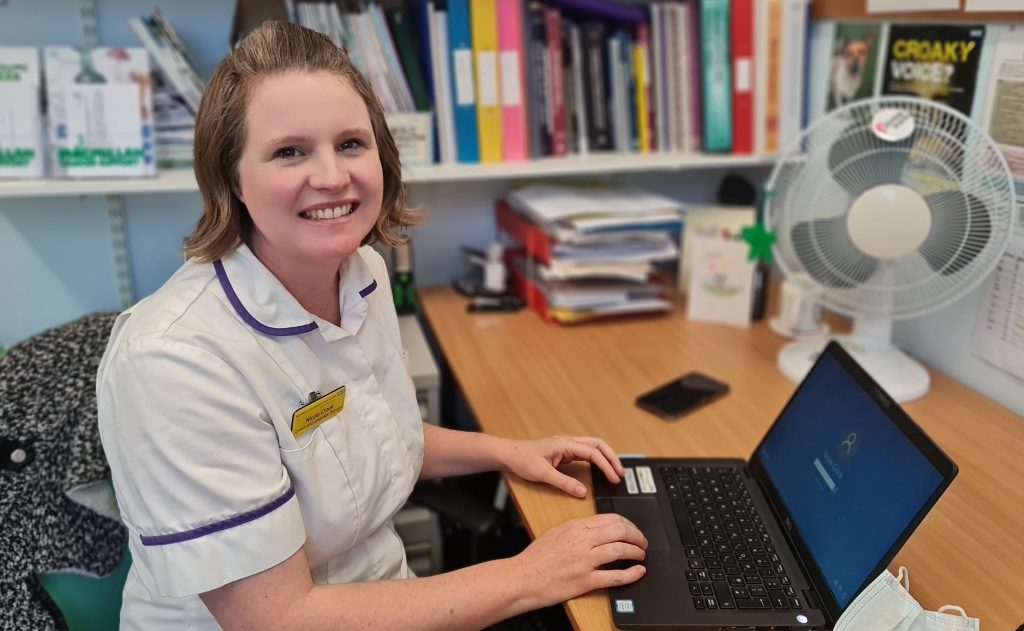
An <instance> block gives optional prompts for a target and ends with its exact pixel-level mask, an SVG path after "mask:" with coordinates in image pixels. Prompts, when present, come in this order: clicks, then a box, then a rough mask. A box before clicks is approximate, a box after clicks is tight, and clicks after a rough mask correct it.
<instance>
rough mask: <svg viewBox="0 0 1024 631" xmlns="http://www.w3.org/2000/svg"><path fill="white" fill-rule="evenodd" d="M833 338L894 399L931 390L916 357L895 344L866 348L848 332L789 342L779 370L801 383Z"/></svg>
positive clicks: (783, 348)
mask: <svg viewBox="0 0 1024 631" xmlns="http://www.w3.org/2000/svg"><path fill="white" fill-rule="evenodd" d="M831 339H834V340H836V341H837V342H839V343H840V344H841V345H842V346H843V348H844V349H846V351H847V352H848V353H850V355H852V356H853V358H854V359H856V360H857V363H858V364H860V365H861V366H862V367H863V368H864V370H866V371H867V372H868V374H869V375H871V377H872V378H873V379H874V380H875V381H877V382H878V384H879V385H880V386H882V388H883V389H884V390H885V391H886V393H888V395H889V396H890V397H892V399H893V400H894V401H897V402H899V403H904V402H906V401H913V400H914V399H917V398H919V397H921V396H924V394H925V393H926V392H928V384H929V377H928V371H927V370H926V369H925V367H924V366H922V365H921V363H920V362H918V361H917V360H916V359H913V358H912V357H910V356H909V355H907V354H906V353H904V352H903V351H901V350H900V349H898V348H896V347H895V346H893V345H891V344H890V345H888V346H884V347H881V348H866V347H864V346H863V345H861V344H859V343H858V342H857V341H856V340H855V339H854V338H852V337H850V336H848V335H837V336H833V337H822V338H818V339H814V340H801V341H797V342H790V343H789V344H786V345H785V346H783V347H782V350H780V351H779V356H778V360H777V361H778V366H779V370H780V371H782V374H783V375H785V376H786V378H788V379H789V380H790V381H792V382H793V383H800V382H801V381H803V379H804V377H805V376H806V375H807V372H808V371H809V370H810V369H811V366H812V365H813V364H814V362H815V360H817V359H818V355H820V354H821V351H822V349H824V348H825V345H826V344H828V342H829V340H831Z"/></svg>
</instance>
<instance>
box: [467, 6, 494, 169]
mask: <svg viewBox="0 0 1024 631" xmlns="http://www.w3.org/2000/svg"><path fill="white" fill-rule="evenodd" d="M469 22H470V32H471V35H472V39H473V58H474V61H475V62H476V68H475V70H476V94H477V107H476V122H477V134H478V141H479V143H480V161H481V162H501V157H502V149H501V136H502V129H501V102H500V100H499V98H500V97H499V93H498V90H499V89H500V88H499V79H498V18H497V6H496V3H495V0H469Z"/></svg>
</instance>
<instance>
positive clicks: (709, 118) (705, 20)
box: [700, 0, 732, 152]
mask: <svg viewBox="0 0 1024 631" xmlns="http://www.w3.org/2000/svg"><path fill="white" fill-rule="evenodd" d="M700 41H701V86H702V88H703V110H702V111H703V116H702V118H703V121H704V143H703V145H704V150H705V151H708V152H728V151H732V78H731V77H732V71H731V69H730V68H729V59H730V54H729V48H730V47H729V0H701V5H700Z"/></svg>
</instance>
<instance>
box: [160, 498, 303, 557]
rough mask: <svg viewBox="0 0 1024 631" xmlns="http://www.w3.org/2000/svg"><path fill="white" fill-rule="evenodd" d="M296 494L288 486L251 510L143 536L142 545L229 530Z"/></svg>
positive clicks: (164, 542)
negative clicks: (196, 525) (206, 522)
mask: <svg viewBox="0 0 1024 631" xmlns="http://www.w3.org/2000/svg"><path fill="white" fill-rule="evenodd" d="M294 496H295V488H294V487H288V490H287V491H285V492H284V495H282V496H281V497H279V498H277V499H276V500H274V501H273V502H270V503H269V504H265V505H263V506H260V507H259V508H256V509H253V510H251V511H248V512H245V513H242V514H240V515H235V516H234V517H228V518H227V519H224V520H221V521H218V522H215V523H212V524H207V525H205V526H200V527H198V528H193V529H192V530H186V531H184V532H175V533H171V534H169V535H152V536H148V537H147V536H145V535H144V536H142V537H140V539H141V540H142V545H144V546H165V545H167V544H169V543H182V542H183V541H191V540H192V539H198V538H199V537H203V536H205V535H209V534H213V533H215V532H220V531H221V530H227V529H228V528H234V527H235V526H241V525H242V524H245V523H248V522H250V521H253V520H254V519H259V518H260V517H263V516H264V515H266V514H267V513H269V512H271V511H273V510H274V509H277V508H280V507H281V506H283V505H284V503H285V502H287V501H288V500H290V499H292V497H294Z"/></svg>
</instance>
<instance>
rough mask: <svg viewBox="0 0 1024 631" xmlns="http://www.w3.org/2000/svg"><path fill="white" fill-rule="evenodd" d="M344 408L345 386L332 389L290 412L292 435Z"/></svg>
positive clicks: (308, 428) (321, 421)
mask: <svg viewBox="0 0 1024 631" xmlns="http://www.w3.org/2000/svg"><path fill="white" fill-rule="evenodd" d="M344 408H345V386H341V387H340V388H338V389H336V390H332V391H330V392H328V393H327V394H325V395H324V396H322V397H320V398H318V399H316V400H315V401H310V402H309V403H307V404H306V405H304V406H302V407H301V408H299V409H297V410H295V411H294V412H292V436H295V437H296V438H298V437H299V436H301V435H302V434H304V433H306V432H308V431H309V430H311V429H313V428H315V427H316V426H317V425H319V424H320V423H323V422H324V421H326V420H327V419H329V418H332V417H334V416H335V415H336V414H337V413H338V412H341V411H342V410H343V409H344Z"/></svg>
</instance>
